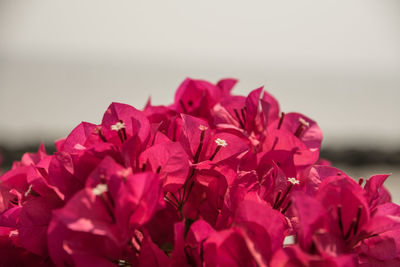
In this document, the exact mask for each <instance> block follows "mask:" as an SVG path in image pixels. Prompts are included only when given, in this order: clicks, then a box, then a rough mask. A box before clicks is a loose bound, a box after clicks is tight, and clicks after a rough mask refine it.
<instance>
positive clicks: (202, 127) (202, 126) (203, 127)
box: [199, 125, 208, 131]
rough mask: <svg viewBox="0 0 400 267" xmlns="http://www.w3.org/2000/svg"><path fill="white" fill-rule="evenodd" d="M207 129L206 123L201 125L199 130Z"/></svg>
mask: <svg viewBox="0 0 400 267" xmlns="http://www.w3.org/2000/svg"><path fill="white" fill-rule="evenodd" d="M207 129H208V127H207V126H204V125H200V126H199V130H200V131H205V130H207Z"/></svg>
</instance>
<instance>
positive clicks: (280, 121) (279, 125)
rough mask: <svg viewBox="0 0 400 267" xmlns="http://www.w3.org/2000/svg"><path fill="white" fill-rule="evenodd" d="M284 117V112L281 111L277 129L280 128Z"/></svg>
mask: <svg viewBox="0 0 400 267" xmlns="http://www.w3.org/2000/svg"><path fill="white" fill-rule="evenodd" d="M284 118H285V112H282V113H281V118H280V120H279V124H278V130H279V129H280V128H281V126H282V123H283V119H284Z"/></svg>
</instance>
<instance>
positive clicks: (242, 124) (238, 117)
mask: <svg viewBox="0 0 400 267" xmlns="http://www.w3.org/2000/svg"><path fill="white" fill-rule="evenodd" d="M233 111H234V112H235V115H236V118H237V119H238V122H239V124H240V127H242V129H244V123H243V122H242V120H241V119H240V116H239V112H238V111H237V109H236V108H235V109H233Z"/></svg>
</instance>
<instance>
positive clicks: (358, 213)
mask: <svg viewBox="0 0 400 267" xmlns="http://www.w3.org/2000/svg"><path fill="white" fill-rule="evenodd" d="M361 211H362V206H361V205H360V206H358V210H357V218H356V223H355V225H354V231H353V234H354V235H355V234H356V233H357V230H358V225H359V224H360V218H361Z"/></svg>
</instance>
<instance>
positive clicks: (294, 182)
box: [288, 178, 300, 185]
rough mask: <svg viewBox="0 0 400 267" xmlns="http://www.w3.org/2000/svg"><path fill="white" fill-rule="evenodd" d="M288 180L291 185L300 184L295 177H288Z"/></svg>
mask: <svg viewBox="0 0 400 267" xmlns="http://www.w3.org/2000/svg"><path fill="white" fill-rule="evenodd" d="M288 182H291V183H292V184H293V185H295V184H300V181H299V180H297V179H296V178H288Z"/></svg>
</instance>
